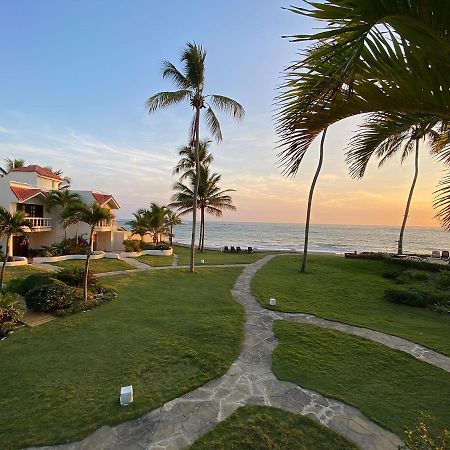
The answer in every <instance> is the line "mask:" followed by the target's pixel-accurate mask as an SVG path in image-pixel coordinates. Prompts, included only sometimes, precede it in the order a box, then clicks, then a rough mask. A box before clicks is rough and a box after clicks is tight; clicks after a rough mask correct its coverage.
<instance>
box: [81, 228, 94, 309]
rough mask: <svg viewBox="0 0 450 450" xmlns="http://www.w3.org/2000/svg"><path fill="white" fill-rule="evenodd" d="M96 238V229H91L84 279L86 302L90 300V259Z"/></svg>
mask: <svg viewBox="0 0 450 450" xmlns="http://www.w3.org/2000/svg"><path fill="white" fill-rule="evenodd" d="M93 238H94V227H92V228H91V235H90V236H89V247H88V252H87V254H86V263H85V265H84V279H83V297H84V301H87V299H88V279H89V259H90V257H91V253H92V240H93Z"/></svg>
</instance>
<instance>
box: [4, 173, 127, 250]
mask: <svg viewBox="0 0 450 450" xmlns="http://www.w3.org/2000/svg"><path fill="white" fill-rule="evenodd" d="M64 185H65V182H64V180H63V179H62V178H61V177H59V176H58V175H56V174H54V173H53V172H51V171H50V170H48V169H45V168H43V167H41V166H38V165H30V166H26V167H21V168H17V169H13V170H11V171H10V172H9V173H7V174H6V175H4V176H3V177H1V178H0V206H3V207H4V208H5V209H7V210H8V211H10V212H11V213H13V212H15V211H17V210H21V211H25V212H26V213H27V215H28V217H29V220H30V221H31V223H32V226H33V228H32V229H31V230H30V232H29V233H28V236H27V238H24V237H22V236H13V237H12V239H11V242H10V245H9V256H26V255H27V253H28V249H39V248H41V247H42V246H43V245H50V244H53V243H55V242H60V241H61V240H62V239H64V227H63V225H62V223H61V208H60V207H55V208H52V210H51V211H48V210H47V209H46V208H45V198H46V196H47V193H48V191H50V190H57V189H61V187H62V186H64ZM71 192H76V193H77V194H79V195H80V197H81V199H82V201H83V202H84V203H86V204H88V205H90V204H92V203H93V202H96V203H98V204H99V205H100V206H101V207H103V208H108V209H110V210H111V211H114V210H117V209H119V208H120V206H119V204H118V203H117V202H116V200H115V199H114V197H113V196H112V195H110V194H105V193H103V192H98V191H72V190H71ZM77 235H78V236H81V237H83V238H86V239H88V238H89V226H88V225H87V224H85V223H82V222H80V223H79V224H77V225H71V226H69V227H68V228H67V237H68V238H73V237H75V236H77ZM129 235H130V233H129V232H126V231H124V230H122V229H121V228H120V227H117V224H116V219H115V218H114V219H113V220H112V221H110V222H104V223H100V224H99V226H98V227H96V229H95V234H94V250H103V251H123V250H124V248H123V240H124V239H129ZM0 244H1V245H2V246H3V250H2V253H3V252H4V249H5V248H6V237H5V236H3V237H2V239H1V241H0Z"/></svg>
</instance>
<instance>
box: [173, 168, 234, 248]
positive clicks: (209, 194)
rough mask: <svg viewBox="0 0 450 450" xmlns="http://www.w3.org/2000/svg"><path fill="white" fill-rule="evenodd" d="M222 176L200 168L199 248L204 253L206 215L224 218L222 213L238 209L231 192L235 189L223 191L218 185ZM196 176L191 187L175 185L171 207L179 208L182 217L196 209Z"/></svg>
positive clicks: (198, 204)
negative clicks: (225, 210) (230, 194)
mask: <svg viewBox="0 0 450 450" xmlns="http://www.w3.org/2000/svg"><path fill="white" fill-rule="evenodd" d="M220 179H221V175H219V174H218V173H213V174H210V172H209V167H201V168H200V184H199V189H198V199H197V202H195V203H196V205H197V208H199V209H200V218H201V220H200V236H199V243H198V248H199V250H200V251H202V252H203V251H204V246H205V214H211V215H213V216H216V217H220V216H222V211H223V210H224V209H227V210H233V211H234V210H235V209H236V207H235V206H234V205H233V203H232V199H231V197H230V196H229V195H228V193H229V192H234V189H226V190H221V188H220V187H219V186H218V183H219V181H220ZM194 183H195V177H194V175H191V176H190V185H191V186H188V185H186V184H183V183H181V182H180V181H179V182H177V183H175V185H174V190H175V191H176V192H175V194H174V195H173V196H172V203H170V205H169V207H174V208H177V209H178V211H179V214H180V215H185V214H188V213H190V212H192V209H193V207H194Z"/></svg>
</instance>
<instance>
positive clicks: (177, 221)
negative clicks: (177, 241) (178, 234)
mask: <svg viewBox="0 0 450 450" xmlns="http://www.w3.org/2000/svg"><path fill="white" fill-rule="evenodd" d="M182 223H183V221H182V220H181V217H180V216H179V215H178V214H177V213H176V212H174V211H172V210H171V209H167V214H166V227H167V228H168V229H169V231H170V233H169V244H170V245H172V242H173V236H174V234H173V227H176V226H177V225H181V224H182Z"/></svg>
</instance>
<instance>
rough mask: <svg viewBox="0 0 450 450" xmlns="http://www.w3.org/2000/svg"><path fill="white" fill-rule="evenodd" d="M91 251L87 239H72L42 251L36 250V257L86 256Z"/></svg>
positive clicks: (54, 244)
mask: <svg viewBox="0 0 450 450" xmlns="http://www.w3.org/2000/svg"><path fill="white" fill-rule="evenodd" d="M88 250H89V242H88V241H86V240H85V239H82V238H80V237H79V238H78V240H77V239H76V238H71V239H63V240H62V241H61V242H55V243H53V244H51V245H48V246H43V247H42V248H41V249H38V250H34V251H33V254H34V255H35V256H44V257H45V256H63V255H86V254H87V252H88Z"/></svg>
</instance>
